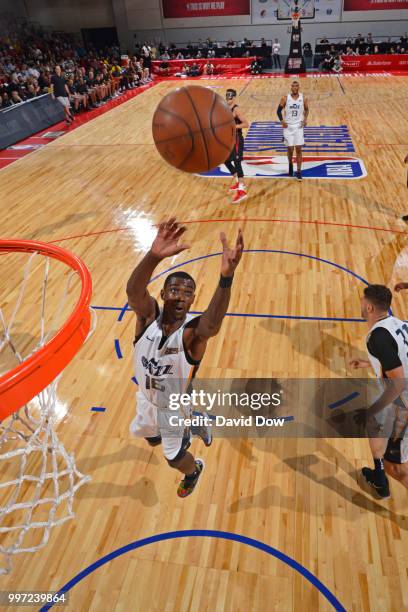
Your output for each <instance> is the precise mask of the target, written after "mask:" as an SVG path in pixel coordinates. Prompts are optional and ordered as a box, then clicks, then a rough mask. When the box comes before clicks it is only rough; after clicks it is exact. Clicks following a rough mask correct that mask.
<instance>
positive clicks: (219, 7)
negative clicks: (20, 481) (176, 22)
mask: <svg viewBox="0 0 408 612" xmlns="http://www.w3.org/2000/svg"><path fill="white" fill-rule="evenodd" d="M162 4H163V17H164V18H165V19H180V18H183V19H184V18H185V17H226V16H227V17H228V16H237V15H249V14H250V0H221V1H218V2H195V1H194V0H162Z"/></svg>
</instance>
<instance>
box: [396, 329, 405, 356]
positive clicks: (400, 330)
mask: <svg viewBox="0 0 408 612" xmlns="http://www.w3.org/2000/svg"><path fill="white" fill-rule="evenodd" d="M404 332H405V333H404ZM395 333H396V334H397V335H398V334H399V335H400V336H402V339H403V341H404V344H405V346H408V325H407V324H406V323H404V325H403V326H402V327H401V328H400V329H397V331H396V332H395ZM407 357H408V351H407Z"/></svg>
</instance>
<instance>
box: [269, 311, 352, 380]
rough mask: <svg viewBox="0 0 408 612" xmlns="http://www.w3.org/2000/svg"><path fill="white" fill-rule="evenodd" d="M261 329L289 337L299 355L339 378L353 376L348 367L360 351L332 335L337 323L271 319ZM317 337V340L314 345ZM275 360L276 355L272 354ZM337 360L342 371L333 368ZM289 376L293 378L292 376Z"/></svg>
mask: <svg viewBox="0 0 408 612" xmlns="http://www.w3.org/2000/svg"><path fill="white" fill-rule="evenodd" d="M313 325H314V326H315V330H316V333H315V334H311V333H310V332H311V326H313ZM261 327H262V328H263V330H264V331H266V332H268V333H269V334H275V335H276V336H277V337H278V336H280V335H283V334H284V335H286V336H287V337H288V339H289V341H290V342H291V345H292V346H293V350H294V351H296V352H297V353H298V354H299V355H306V356H307V357H311V358H313V359H314V360H315V361H317V362H319V363H321V364H322V365H323V366H324V367H325V368H327V369H328V370H329V372H332V373H334V374H336V375H339V374H343V375H350V372H349V371H348V370H347V369H346V367H347V363H348V361H349V359H351V355H353V356H354V355H355V353H356V351H355V350H353V347H351V346H350V344H348V343H347V342H344V341H343V340H341V339H340V338H336V337H335V336H334V335H332V334H331V333H329V331H331V330H333V329H335V326H334V324H333V323H330V322H327V323H325V322H324V321H298V322H296V323H294V322H293V321H285V320H284V321H282V320H276V319H275V320H274V319H268V320H265V321H262V322H261ZM313 338H316V341H315V342H314V343H313ZM294 339H297V341H296V342H294ZM303 340H304V341H303ZM272 357H273V353H272V352H271V358H272ZM334 360H336V361H337V363H338V364H339V365H340V369H339V367H338V366H337V367H336V366H333V365H332V362H333V361H334ZM286 374H287V375H289V376H290V374H291V373H290V372H289V373H286ZM294 374H295V373H294Z"/></svg>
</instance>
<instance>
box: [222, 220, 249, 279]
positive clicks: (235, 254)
mask: <svg viewBox="0 0 408 612" xmlns="http://www.w3.org/2000/svg"><path fill="white" fill-rule="evenodd" d="M220 240H221V243H222V251H223V252H222V262H221V275H222V276H229V277H231V276H233V275H234V272H235V268H236V267H237V265H238V264H239V262H240V260H241V257H242V251H243V250H244V236H243V235H242V231H241V230H239V231H238V236H237V240H236V242H235V247H234V248H231V247H229V246H228V242H227V238H226V236H225V234H224V232H221V234H220Z"/></svg>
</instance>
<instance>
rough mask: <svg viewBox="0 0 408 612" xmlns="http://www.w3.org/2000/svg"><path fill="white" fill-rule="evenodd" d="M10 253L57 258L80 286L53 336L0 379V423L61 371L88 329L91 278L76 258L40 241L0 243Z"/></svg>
mask: <svg viewBox="0 0 408 612" xmlns="http://www.w3.org/2000/svg"><path fill="white" fill-rule="evenodd" d="M11 252H19V253H24V252H25V253H39V254H41V255H44V256H45V257H51V258H53V259H57V260H59V261H61V262H63V263H65V264H67V265H68V266H69V267H71V268H72V269H73V270H74V271H75V272H77V273H78V275H79V277H80V279H81V282H82V287H81V293H80V296H79V298H78V301H77V303H76V305H75V307H74V310H73V312H72V314H71V315H70V316H69V318H68V319H67V321H66V322H65V323H64V325H63V326H62V327H61V329H60V330H59V331H58V332H57V333H56V334H55V336H54V337H53V338H52V339H51V340H50V341H49V342H47V344H45V345H44V346H43V347H41V348H40V349H38V351H36V352H35V353H33V354H32V355H31V356H30V357H28V358H27V359H26V360H25V361H23V362H22V363H20V364H19V365H18V366H17V367H15V368H14V369H12V370H10V371H9V372H7V373H6V374H3V376H1V377H0V420H3V419H5V418H7V417H8V416H9V415H11V414H12V413H13V412H15V411H16V410H18V409H19V408H21V407H22V406H24V404H26V403H27V402H29V401H30V400H31V399H32V398H33V397H35V396H36V395H38V393H40V392H41V391H42V390H43V389H45V387H47V386H48V385H49V384H50V383H51V382H52V381H53V380H54V379H55V378H56V377H57V376H58V375H59V374H60V373H61V372H62V370H63V369H64V368H65V367H66V366H67V365H68V363H69V362H70V361H71V360H72V359H73V357H74V356H75V354H76V353H77V352H78V350H79V349H80V348H81V346H82V344H83V343H84V342H85V340H86V338H87V336H88V333H89V330H90V327H91V311H90V303H91V295H92V279H91V275H90V272H89V270H88V268H87V267H86V266H85V264H84V262H83V261H82V260H81V259H79V257H77V256H76V255H74V254H73V253H70V252H69V251H66V250H65V249H62V248H61V247H58V246H55V245H51V244H47V243H44V242H36V241H33V240H0V254H2V253H11Z"/></svg>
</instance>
